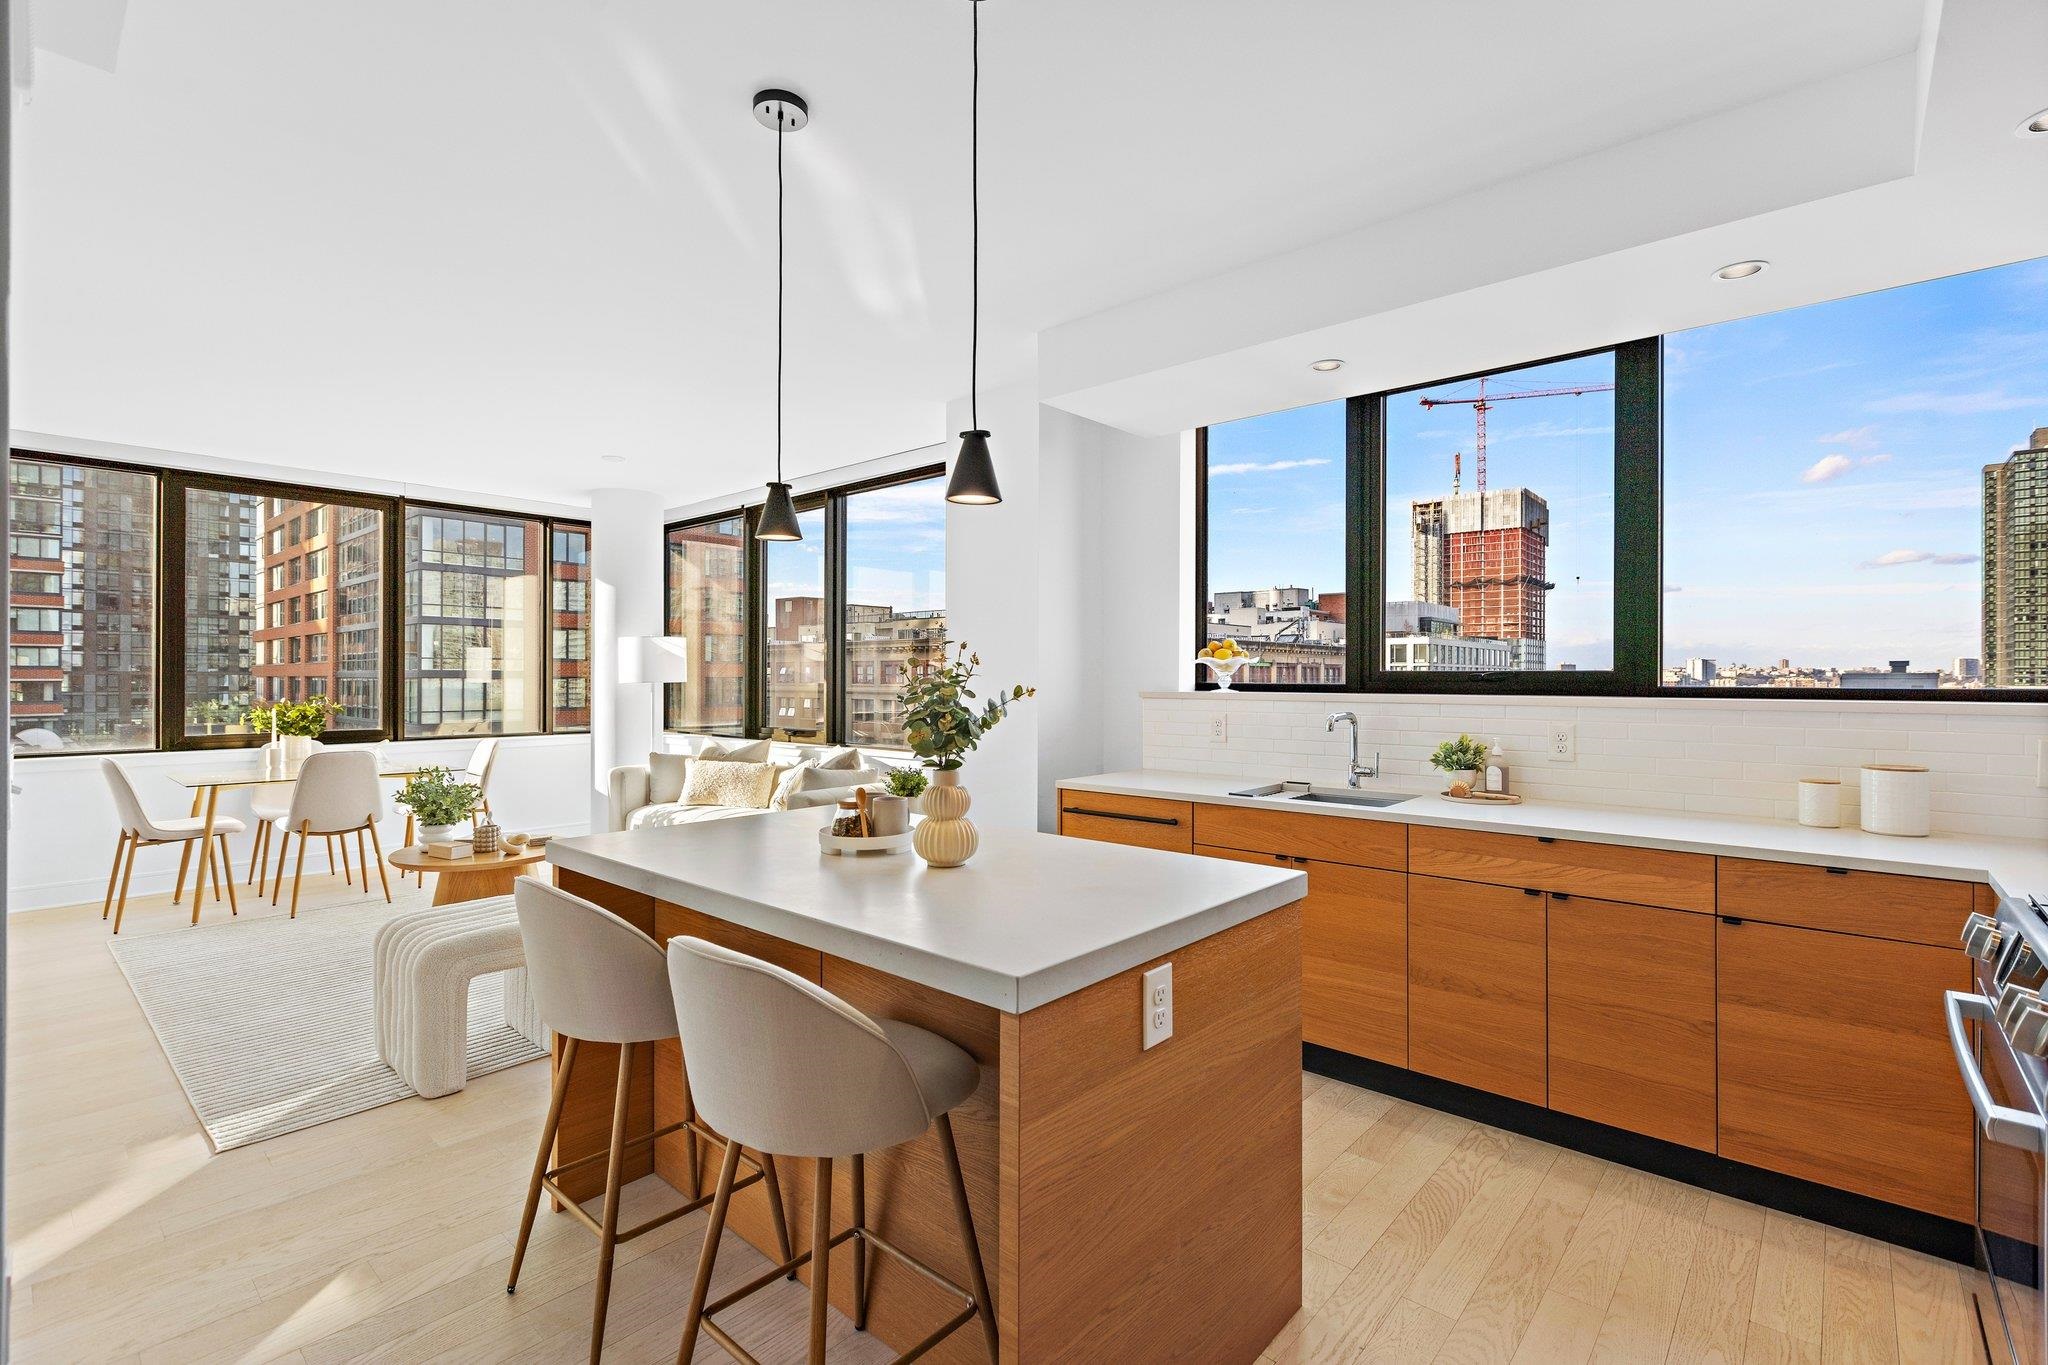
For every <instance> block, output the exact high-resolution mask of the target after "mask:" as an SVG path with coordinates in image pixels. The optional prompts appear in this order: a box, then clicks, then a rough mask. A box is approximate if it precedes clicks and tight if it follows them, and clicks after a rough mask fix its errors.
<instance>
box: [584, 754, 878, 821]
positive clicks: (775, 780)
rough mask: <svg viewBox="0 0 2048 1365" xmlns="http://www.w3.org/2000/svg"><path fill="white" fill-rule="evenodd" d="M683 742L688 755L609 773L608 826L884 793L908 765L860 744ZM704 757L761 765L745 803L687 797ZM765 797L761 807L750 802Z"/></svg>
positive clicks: (654, 757)
mask: <svg viewBox="0 0 2048 1365" xmlns="http://www.w3.org/2000/svg"><path fill="white" fill-rule="evenodd" d="M684 743H685V745H686V751H685V752H682V753H652V754H649V755H648V756H647V762H646V763H636V764H629V765H626V766H622V767H617V768H613V769H612V770H611V775H610V783H609V791H608V797H609V815H610V821H609V826H608V827H609V828H610V829H612V830H626V829H650V828H660V827H662V826H667V825H694V824H701V823H704V822H706V821H710V820H731V819H735V818H738V817H741V816H747V815H760V814H763V813H765V812H767V811H771V810H804V809H808V808H813V807H817V806H834V805H837V804H838V803H839V802H840V801H841V800H843V799H845V798H846V797H848V796H851V795H852V794H853V792H854V791H855V790H856V789H858V788H861V787H867V788H868V789H869V790H871V791H875V792H881V791H884V790H886V789H887V788H886V786H885V784H886V783H887V782H888V780H889V774H890V773H891V772H892V771H894V770H895V769H897V768H900V767H903V766H905V765H904V764H903V763H902V762H901V761H895V762H892V761H889V760H885V759H882V758H878V757H876V756H875V755H873V754H869V753H863V752H861V751H860V750H858V749H845V748H826V747H802V748H799V747H796V746H793V745H781V744H775V743H772V742H771V741H769V740H765V739H761V740H751V741H743V740H721V739H712V738H708V737H705V736H699V735H692V736H688V737H686V738H685V740H684ZM704 762H708V763H728V764H749V765H756V766H755V767H752V768H750V769H748V770H747V774H748V776H750V777H755V778H758V779H759V781H758V782H754V783H750V784H748V785H751V786H752V791H751V792H750V793H749V796H750V798H751V799H750V800H749V801H748V802H747V803H743V804H723V803H720V802H713V801H707V800H705V799H703V793H702V792H701V791H699V792H698V793H697V797H698V799H696V800H691V799H688V797H689V796H690V792H689V790H688V789H689V788H690V787H691V786H692V783H691V779H690V768H691V765H693V764H695V763H704ZM759 765H767V766H768V767H770V768H772V769H773V772H772V773H761V772H760V770H759ZM699 776H700V778H703V777H705V776H708V775H706V774H700V775H699ZM719 776H724V774H719ZM697 785H699V786H708V785H710V784H708V783H701V782H700V783H699V784H697ZM720 785H730V784H720ZM764 795H765V802H764V803H763V804H753V803H752V801H753V800H761V799H762V798H763V796H764Z"/></svg>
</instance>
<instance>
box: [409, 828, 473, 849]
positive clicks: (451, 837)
mask: <svg viewBox="0 0 2048 1365" xmlns="http://www.w3.org/2000/svg"><path fill="white" fill-rule="evenodd" d="M461 828H462V826H460V825H421V826H420V827H419V841H420V846H421V847H422V848H424V847H425V846H426V845H428V844H452V843H454V842H455V831H457V830H459V829H461Z"/></svg>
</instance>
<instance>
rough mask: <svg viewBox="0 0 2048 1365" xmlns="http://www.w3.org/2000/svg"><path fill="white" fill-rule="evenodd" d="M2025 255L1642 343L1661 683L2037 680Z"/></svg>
mask: <svg viewBox="0 0 2048 1365" xmlns="http://www.w3.org/2000/svg"><path fill="white" fill-rule="evenodd" d="M2044 317H2048V261H2032V262H2025V263H2022V264H2019V265H2011V266H2004V267H2001V268H1998V269H1994V270H1982V271H1977V272H1975V273H1973V274H1968V275H1957V276H1953V277H1950V278H1948V279H1940V280H1932V281H1929V282H1927V283H1924V284H1913V285H1907V286H1904V287H1902V288H1898V289H1889V290H1885V291H1882V292H1880V293H1874V294H1865V295H1861V296H1859V297H1856V298H1848V299H1840V300H1836V301H1833V302H1829V303H1821V304H1814V305H1811V306H1809V307H1805V308H1795V309H1791V310H1789V311H1786V312H1781V313H1772V314H1768V315H1765V316H1762V317H1753V318H1745V319H1742V320H1740V321H1736V322H1725V323H1720V324H1716V325H1714V326H1709V327H1700V328H1695V329H1693V330H1691V331H1686V332H1676V333H1673V334H1672V335H1670V336H1668V337H1666V338H1665V339H1664V368H1665V375H1666V382H1665V396H1664V480H1665V488H1666V494H1665V500H1664V584H1663V640H1662V657H1661V660H1660V663H1661V665H1662V676H1661V681H1662V682H1663V683H1664V684H1665V685H1666V686H1670V687H1678V688H1684V689H1695V688H1704V689H1721V690H1748V689H1753V688H1771V689H1784V688H1790V689H1801V690H1808V689H1839V690H1842V691H1868V690H1873V689H1875V690H1881V691H1885V692H1887V693H1890V692H1898V693H1905V694H1910V693H1912V692H1920V691H1929V690H1933V689H1941V690H1943V691H1945V692H1947V693H1950V694H1953V695H1968V694H1972V693H1981V692H1997V691H2000V690H2002V689H2018V688H2038V687H2043V686H2048V397H2043V396H2042V395H2043V393H2044V385H2043V376H2044V361H2048V351H2044V349H2043V347H2042V345H2041V335H2042V333H2041V321H2042V319H2043V318H2044Z"/></svg>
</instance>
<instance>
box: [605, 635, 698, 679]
mask: <svg viewBox="0 0 2048 1365" xmlns="http://www.w3.org/2000/svg"><path fill="white" fill-rule="evenodd" d="M689 680H690V642H689V640H688V639H687V638H686V637H684V636H681V635H628V636H624V637H622V638H621V639H620V640H619V681H620V682H622V683H679V682H688V681H689Z"/></svg>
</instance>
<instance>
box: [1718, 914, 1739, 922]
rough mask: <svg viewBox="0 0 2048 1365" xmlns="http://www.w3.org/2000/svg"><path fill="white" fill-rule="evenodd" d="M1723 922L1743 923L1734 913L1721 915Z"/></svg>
mask: <svg viewBox="0 0 2048 1365" xmlns="http://www.w3.org/2000/svg"><path fill="white" fill-rule="evenodd" d="M1721 923H1723V924H1740V923H1742V921H1741V920H1739V919H1737V918H1736V917H1735V916H1733V915H1723V916H1721Z"/></svg>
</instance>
